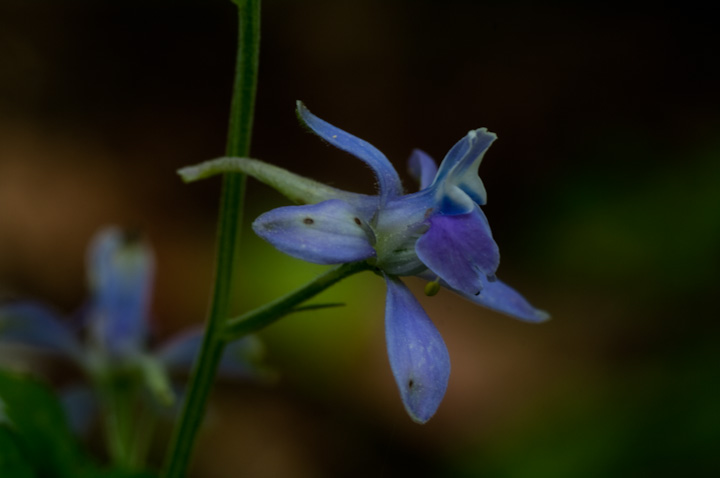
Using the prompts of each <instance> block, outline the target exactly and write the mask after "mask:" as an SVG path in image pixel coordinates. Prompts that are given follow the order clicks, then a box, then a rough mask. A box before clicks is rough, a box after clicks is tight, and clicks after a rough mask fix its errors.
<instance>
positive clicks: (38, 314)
mask: <svg viewBox="0 0 720 478" xmlns="http://www.w3.org/2000/svg"><path fill="white" fill-rule="evenodd" d="M0 341H3V342H10V343H17V344H20V345H29V346H32V347H40V348H44V349H47V350H50V351H53V352H59V353H62V354H65V355H67V356H69V357H71V358H73V359H76V360H82V359H81V355H82V353H81V347H80V344H79V343H78V341H77V339H76V338H75V335H74V332H73V330H72V328H71V327H70V326H69V325H68V324H67V323H66V322H64V321H63V320H61V319H60V318H59V317H58V316H57V314H55V312H53V311H52V310H50V309H48V308H47V307H45V306H43V305H40V304H37V303H34V302H17V303H13V304H8V305H5V306H3V307H2V308H0Z"/></svg>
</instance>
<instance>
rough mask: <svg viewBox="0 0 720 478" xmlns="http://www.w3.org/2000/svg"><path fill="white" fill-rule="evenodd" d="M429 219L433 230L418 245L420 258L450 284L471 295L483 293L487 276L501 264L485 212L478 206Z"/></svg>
mask: <svg viewBox="0 0 720 478" xmlns="http://www.w3.org/2000/svg"><path fill="white" fill-rule="evenodd" d="M428 222H429V223H430V229H428V231H427V232H426V233H425V234H423V235H422V236H421V237H420V239H418V241H417V243H416V244H415V251H416V252H417V255H418V257H419V258H420V260H421V261H422V262H423V263H424V264H425V265H426V266H427V267H428V268H430V270H431V271H432V272H434V273H435V274H437V275H438V276H440V278H442V279H443V280H445V281H446V282H447V283H448V284H449V285H450V287H452V288H454V289H458V290H460V291H462V292H465V293H467V294H477V293H478V292H480V290H482V288H483V285H484V283H485V282H487V281H486V276H491V277H492V276H493V275H494V274H495V271H496V270H497V267H498V264H499V263H500V252H499V251H498V247H497V244H495V241H494V240H493V238H492V233H491V232H490V226H489V225H488V222H487V218H486V217H485V214H483V212H482V211H481V210H480V208H479V207H478V206H475V209H473V211H472V212H470V213H468V214H462V215H457V216H444V215H442V214H436V215H433V216H430V218H429V219H428Z"/></svg>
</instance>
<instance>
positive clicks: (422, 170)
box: [408, 149, 438, 189]
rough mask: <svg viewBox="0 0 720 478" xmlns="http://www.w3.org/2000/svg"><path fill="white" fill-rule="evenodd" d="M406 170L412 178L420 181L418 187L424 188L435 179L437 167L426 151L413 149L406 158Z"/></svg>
mask: <svg viewBox="0 0 720 478" xmlns="http://www.w3.org/2000/svg"><path fill="white" fill-rule="evenodd" d="M408 170H409V172H410V175H411V176H412V177H413V179H415V180H416V181H417V182H418V183H420V189H425V188H426V187H428V186H430V184H432V182H433V181H434V180H435V176H436V175H437V170H438V167H437V164H436V163H435V160H434V159H432V158H431V157H430V156H428V154H427V153H425V152H424V151H421V150H419V149H415V150H413V152H412V154H411V155H410V159H409V160H408Z"/></svg>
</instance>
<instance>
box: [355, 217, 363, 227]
mask: <svg viewBox="0 0 720 478" xmlns="http://www.w3.org/2000/svg"><path fill="white" fill-rule="evenodd" d="M355 224H357V225H358V226H362V221H361V220H360V218H359V217H356V218H355Z"/></svg>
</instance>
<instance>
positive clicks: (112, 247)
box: [0, 227, 265, 409]
mask: <svg viewBox="0 0 720 478" xmlns="http://www.w3.org/2000/svg"><path fill="white" fill-rule="evenodd" d="M87 272H88V282H89V288H90V298H89V300H88V303H87V304H86V305H85V306H83V307H82V308H81V310H80V313H79V317H78V318H77V319H78V320H74V321H73V320H67V319H65V318H63V317H61V316H60V315H59V314H58V313H56V312H55V311H53V310H52V309H51V308H49V307H47V306H45V305H43V304H40V303H37V302H28V301H25V302H15V303H9V304H5V305H3V306H2V307H0V341H2V342H5V343H14V344H19V345H27V346H33V347H37V348H41V349H43V350H45V351H48V352H51V353H56V354H60V355H63V356H65V357H68V358H70V359H71V360H73V361H74V362H76V363H77V364H78V365H79V366H80V367H81V368H82V369H83V370H84V371H85V372H86V373H87V374H88V376H90V377H92V378H96V379H97V378H98V377H108V376H111V375H112V374H114V373H130V374H135V376H139V377H142V379H143V380H144V383H145V384H146V386H147V388H148V389H149V391H150V392H151V393H152V395H153V396H154V397H155V398H156V399H157V400H158V402H159V403H160V404H162V405H170V404H171V403H172V402H173V391H172V387H171V384H170V381H169V374H170V373H171V372H175V371H179V370H189V368H190V366H191V364H192V361H193V360H194V357H195V356H196V354H197V352H198V351H199V349H200V344H201V338H202V330H201V329H200V328H191V329H188V330H185V331H182V332H180V333H179V334H178V335H177V336H176V337H175V338H172V339H170V340H169V341H168V342H166V343H165V344H162V345H161V346H160V347H159V348H157V349H155V350H154V351H152V352H149V351H148V349H147V347H148V344H147V341H148V338H149V324H150V302H151V296H152V285H153V278H154V272H155V261H154V254H153V251H152V249H151V248H150V246H149V245H148V244H147V243H146V242H145V241H143V240H142V239H141V238H140V237H139V236H138V235H133V234H129V233H126V232H123V231H121V230H120V229H118V228H116V227H110V228H106V229H104V230H102V231H100V232H99V233H98V234H97V235H96V236H95V238H94V239H93V240H92V242H91V244H90V247H89V250H88V255H87ZM81 333H82V334H81ZM81 336H82V337H83V338H84V340H81ZM262 353H263V351H262V345H261V344H260V343H259V341H258V340H257V338H256V337H254V336H249V337H246V338H244V339H242V340H239V341H237V342H233V343H232V344H230V345H229V346H228V347H227V348H226V351H225V355H224V356H223V359H222V362H221V365H220V372H221V373H223V374H225V375H226V376H228V375H229V376H242V377H259V376H261V375H263V374H264V373H265V371H264V370H263V369H262V368H261V367H260V366H259V361H260V359H261V356H262ZM76 391H77V390H74V392H76ZM72 396H78V397H81V398H82V399H83V400H85V398H86V396H87V393H85V391H84V390H81V393H73V394H72ZM85 401H87V400H85ZM70 408H71V409H72V408H73V407H70ZM82 408H83V409H86V408H87V407H85V406H83V407H82Z"/></svg>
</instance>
